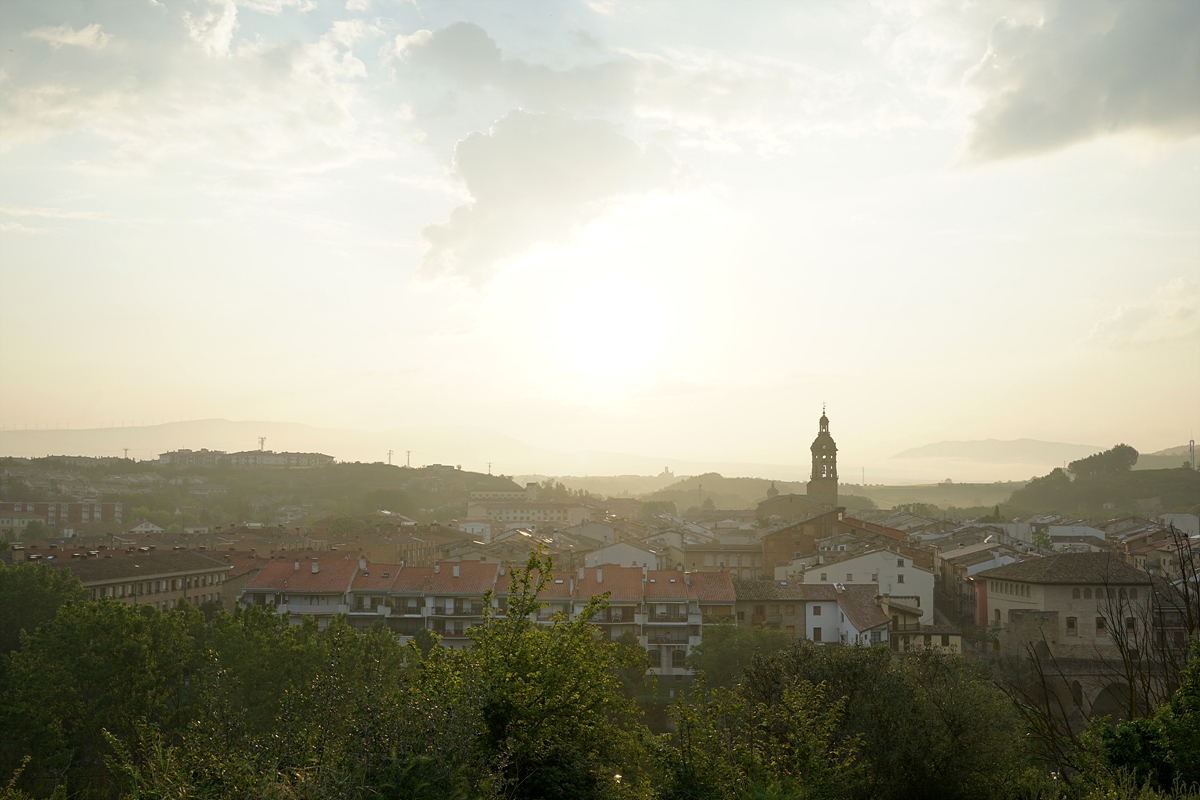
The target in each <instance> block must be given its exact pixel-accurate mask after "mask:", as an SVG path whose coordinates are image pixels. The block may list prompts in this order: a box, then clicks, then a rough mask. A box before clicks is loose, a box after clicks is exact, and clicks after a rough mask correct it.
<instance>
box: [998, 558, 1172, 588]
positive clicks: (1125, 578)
mask: <svg viewBox="0 0 1200 800" xmlns="http://www.w3.org/2000/svg"><path fill="white" fill-rule="evenodd" d="M975 577H976V578H987V579H989V580H1003V581H1017V582H1025V583H1099V584H1104V583H1125V584H1145V583H1150V576H1149V575H1147V574H1146V573H1144V572H1142V571H1140V570H1137V569H1134V568H1133V567H1131V566H1129V564H1128V563H1126V561H1125V559H1124V558H1123V557H1121V556H1119V555H1116V554H1114V553H1059V554H1058V555H1053V556H1046V557H1045V558H1030V559H1027V560H1025V561H1019V562H1017V563H1015V564H1005V565H1004V566H1003V567H996V568H995V569H986V570H984V571H983V572H980V573H978V574H977V575H976V576H975Z"/></svg>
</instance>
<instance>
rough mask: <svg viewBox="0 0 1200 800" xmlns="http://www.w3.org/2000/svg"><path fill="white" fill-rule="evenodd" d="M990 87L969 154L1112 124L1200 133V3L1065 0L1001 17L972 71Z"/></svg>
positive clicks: (975, 82) (1092, 133) (1084, 134)
mask: <svg viewBox="0 0 1200 800" xmlns="http://www.w3.org/2000/svg"><path fill="white" fill-rule="evenodd" d="M967 85H968V86H970V87H972V88H974V89H976V90H978V91H980V92H981V93H982V94H983V97H984V102H983V106H982V107H981V108H980V109H979V111H978V112H977V113H976V114H975V116H974V118H973V126H972V130H971V132H970V134H969V137H968V140H967V156H968V158H970V159H972V160H976V161H986V160H993V159H1000V158H1005V157H1009V156H1019V155H1028V154H1034V153H1040V152H1047V151H1052V150H1056V149H1060V148H1063V147H1066V146H1068V145H1071V144H1074V143H1076V142H1080V141H1084V140H1087V139H1091V138H1093V137H1096V136H1100V135H1103V134H1108V133H1115V132H1121V131H1142V132H1149V133H1154V134H1158V135H1163V136H1172V137H1183V136H1194V135H1196V134H1197V133H1200V102H1198V101H1197V98H1200V3H1196V2H1182V1H1181V2H1106V1H1105V0H1063V1H1062V2H1059V3H1055V4H1054V5H1053V6H1052V7H1051V9H1049V10H1048V11H1047V12H1046V14H1045V16H1044V17H1043V18H1042V19H1041V20H1040V21H1038V22H1028V23H1016V22H1013V21H1011V20H1001V21H1000V22H998V23H997V24H996V25H995V27H994V28H993V30H992V34H991V38H990V43H989V48H988V52H987V54H986V56H985V57H984V59H983V60H982V62H981V63H979V64H978V65H977V66H976V67H975V68H974V69H973V70H971V71H970V72H969V73H968V75H967Z"/></svg>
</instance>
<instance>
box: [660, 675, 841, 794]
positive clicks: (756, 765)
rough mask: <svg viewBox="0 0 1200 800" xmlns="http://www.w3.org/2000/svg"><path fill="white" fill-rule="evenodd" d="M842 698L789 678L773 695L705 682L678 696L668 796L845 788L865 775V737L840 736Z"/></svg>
mask: <svg viewBox="0 0 1200 800" xmlns="http://www.w3.org/2000/svg"><path fill="white" fill-rule="evenodd" d="M842 708H843V703H842V702H841V701H833V702H830V701H828V700H827V699H826V693H825V690H824V687H822V686H814V685H813V684H811V683H808V682H798V683H795V684H792V685H789V686H788V687H787V688H785V689H784V690H783V692H782V693H781V694H780V695H779V696H778V697H775V698H772V702H771V703H764V702H761V701H760V702H755V701H753V700H751V699H749V698H748V697H747V695H746V694H745V693H744V692H742V691H741V689H740V688H735V689H732V690H730V689H723V688H719V687H718V688H715V689H709V688H708V687H707V686H706V685H705V684H704V683H703V682H701V683H700V684H699V685H698V686H697V687H696V689H695V690H694V691H693V692H692V693H691V695H690V696H689V698H688V700H687V701H686V702H683V701H680V702H677V703H675V704H674V705H673V706H672V709H671V717H672V719H673V720H674V722H675V727H676V731H677V732H676V734H675V736H674V737H673V739H674V744H675V747H674V748H671V749H667V750H664V751H662V752H661V754H660V758H661V761H662V772H663V780H662V781H661V784H660V785H661V787H662V789H661V794H662V797H663V798H693V797H703V798H712V800H726V799H727V798H728V799H729V800H732V798H738V797H747V796H753V797H805V798H810V797H811V798H822V797H837V796H841V795H842V794H843V793H844V792H845V790H846V789H847V787H849V786H853V785H855V784H857V783H859V782H860V780H861V778H862V767H861V764H860V762H859V761H858V758H857V753H856V751H857V745H858V743H857V741H855V740H847V739H842V740H841V741H839V740H838V738H839V737H838V735H837V729H838V721H839V718H840V716H841V713H842Z"/></svg>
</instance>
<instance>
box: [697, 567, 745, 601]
mask: <svg viewBox="0 0 1200 800" xmlns="http://www.w3.org/2000/svg"><path fill="white" fill-rule="evenodd" d="M688 578H689V579H690V580H691V582H692V595H693V596H694V597H695V598H696V599H697V600H699V601H700V602H701V603H732V602H734V601H735V600H737V594H736V593H735V592H734V591H733V580H732V579H731V578H730V577H729V573H728V572H692V573H689V574H688Z"/></svg>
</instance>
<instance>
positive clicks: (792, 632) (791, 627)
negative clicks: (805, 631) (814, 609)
mask: <svg viewBox="0 0 1200 800" xmlns="http://www.w3.org/2000/svg"><path fill="white" fill-rule="evenodd" d="M784 630H785V631H787V635H788V636H792V637H795V635H796V626H795V625H788V626H787V627H786V628H784Z"/></svg>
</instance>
